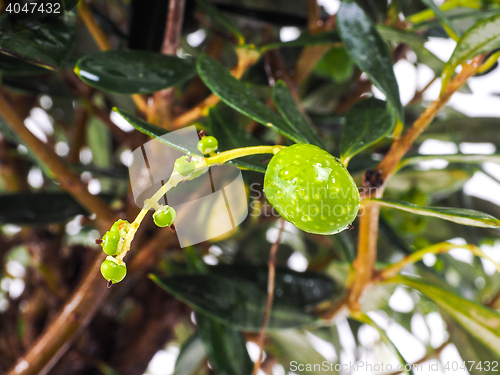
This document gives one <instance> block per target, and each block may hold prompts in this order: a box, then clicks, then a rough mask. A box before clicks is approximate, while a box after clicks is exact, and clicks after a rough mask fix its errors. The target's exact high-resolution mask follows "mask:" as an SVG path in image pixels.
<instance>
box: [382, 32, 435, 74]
mask: <svg viewBox="0 0 500 375" xmlns="http://www.w3.org/2000/svg"><path fill="white" fill-rule="evenodd" d="M377 30H378V32H379V33H380V35H381V36H382V38H384V40H385V41H387V42H391V43H406V44H408V45H409V46H410V48H411V50H412V51H413V52H415V54H416V55H417V59H418V61H419V62H421V63H423V64H425V65H427V66H428V67H429V68H431V69H432V71H433V72H434V73H435V74H436V75H441V72H442V71H443V67H444V62H442V61H441V60H440V59H439V58H438V57H437V56H436V55H434V54H433V53H432V52H431V51H429V50H428V49H427V48H425V42H427V38H425V37H424V36H422V35H420V34H417V33H415V32H412V31H408V30H403V29H398V28H395V27H391V26H386V25H377Z"/></svg>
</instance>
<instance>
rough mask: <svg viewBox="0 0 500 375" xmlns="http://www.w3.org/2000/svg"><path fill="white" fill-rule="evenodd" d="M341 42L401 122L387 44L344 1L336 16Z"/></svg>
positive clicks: (368, 21) (355, 7)
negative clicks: (384, 97)
mask: <svg viewBox="0 0 500 375" xmlns="http://www.w3.org/2000/svg"><path fill="white" fill-rule="evenodd" d="M337 23H338V29H339V34H340V38H341V39H342V41H343V42H344V47H345V48H346V50H347V52H348V53H349V55H350V56H351V57H352V59H353V60H354V62H355V63H356V65H358V67H359V68H360V69H361V70H362V71H363V72H365V73H366V74H367V75H368V77H369V78H370V80H371V81H372V82H373V83H374V84H375V86H377V87H378V88H379V89H380V91H382V92H383V93H384V95H385V96H386V97H387V100H388V102H389V103H390V104H391V106H392V107H393V108H394V110H395V112H396V115H397V118H398V119H399V120H400V121H403V106H402V105H401V100H400V98H399V88H398V83H397V81H396V77H395V76H394V70H393V69H392V64H393V62H392V57H391V53H390V51H389V48H388V47H387V44H386V43H385V41H384V40H383V39H382V37H381V36H380V34H379V33H378V31H377V28H376V27H375V25H374V23H373V21H372V20H371V19H370V18H369V17H368V16H367V15H366V14H365V12H363V10H362V9H361V8H360V7H359V6H358V5H357V4H356V3H355V2H353V1H343V2H342V4H341V5H340V9H339V11H338V13H337Z"/></svg>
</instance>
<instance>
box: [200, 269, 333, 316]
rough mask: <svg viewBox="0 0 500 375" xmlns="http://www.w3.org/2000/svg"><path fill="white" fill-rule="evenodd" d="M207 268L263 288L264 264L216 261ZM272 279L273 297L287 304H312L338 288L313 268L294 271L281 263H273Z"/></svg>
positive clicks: (265, 274)
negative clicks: (311, 269) (273, 286)
mask: <svg viewBox="0 0 500 375" xmlns="http://www.w3.org/2000/svg"><path fill="white" fill-rule="evenodd" d="M209 269H210V272H211V273H213V274H214V275H220V276H224V277H228V278H232V279H238V280H244V281H248V282H250V283H252V284H253V285H255V286H256V287H257V288H259V289H260V290H261V291H262V292H263V293H266V292H267V281H268V272H269V269H268V268H267V267H264V266H252V265H243V264H231V265H229V264H218V265H216V266H210V268H209ZM274 282H275V288H274V289H275V295H274V298H275V301H278V300H283V301H285V300H286V303H287V304H291V305H294V306H297V307H301V308H302V307H306V306H312V305H316V304H318V303H320V302H322V301H324V300H326V299H327V298H330V297H331V296H332V295H336V294H339V293H340V292H341V290H340V287H339V286H338V285H336V284H335V283H334V282H333V280H332V279H331V278H329V277H328V276H325V275H322V274H318V273H315V272H297V271H293V270H291V269H289V268H283V267H276V272H275V280H274Z"/></svg>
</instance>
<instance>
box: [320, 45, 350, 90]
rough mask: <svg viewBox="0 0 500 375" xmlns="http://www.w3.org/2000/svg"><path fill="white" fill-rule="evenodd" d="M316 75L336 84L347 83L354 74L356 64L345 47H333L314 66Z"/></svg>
mask: <svg viewBox="0 0 500 375" xmlns="http://www.w3.org/2000/svg"><path fill="white" fill-rule="evenodd" d="M314 73H315V74H317V75H320V76H322V77H326V78H330V79H332V80H333V81H334V82H335V83H345V82H346V81H348V80H350V79H351V77H352V75H353V73H354V62H353V61H352V59H351V57H350V56H349V55H348V54H347V52H346V50H345V48H344V47H333V48H330V50H328V52H326V53H325V54H324V55H323V57H322V58H321V59H320V60H319V61H318V63H317V64H316V65H315V66H314Z"/></svg>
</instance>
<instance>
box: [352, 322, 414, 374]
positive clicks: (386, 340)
mask: <svg viewBox="0 0 500 375" xmlns="http://www.w3.org/2000/svg"><path fill="white" fill-rule="evenodd" d="M353 317H354V319H356V320H358V321H360V322H363V323H365V324H368V325H370V326H372V327H373V328H375V329H376V330H377V332H378V333H379V334H380V337H381V339H382V341H383V342H384V343H385V344H386V345H387V346H388V347H390V348H392V349H393V350H394V352H395V353H396V355H397V357H398V359H399V362H401V365H402V366H403V368H404V369H406V368H409V369H410V370H407V371H406V370H405V372H406V373H407V374H409V375H413V374H414V372H413V370H412V367H411V366H407V365H408V363H407V362H406V360H405V359H404V357H403V356H402V355H401V353H400V352H399V350H398V348H396V345H394V343H393V342H392V341H391V339H390V338H389V336H387V333H385V331H384V330H383V329H382V328H381V327H380V326H379V325H378V324H377V323H375V322H374V321H373V319H372V318H370V317H369V316H368V315H366V314H363V313H356V314H355V316H353Z"/></svg>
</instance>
